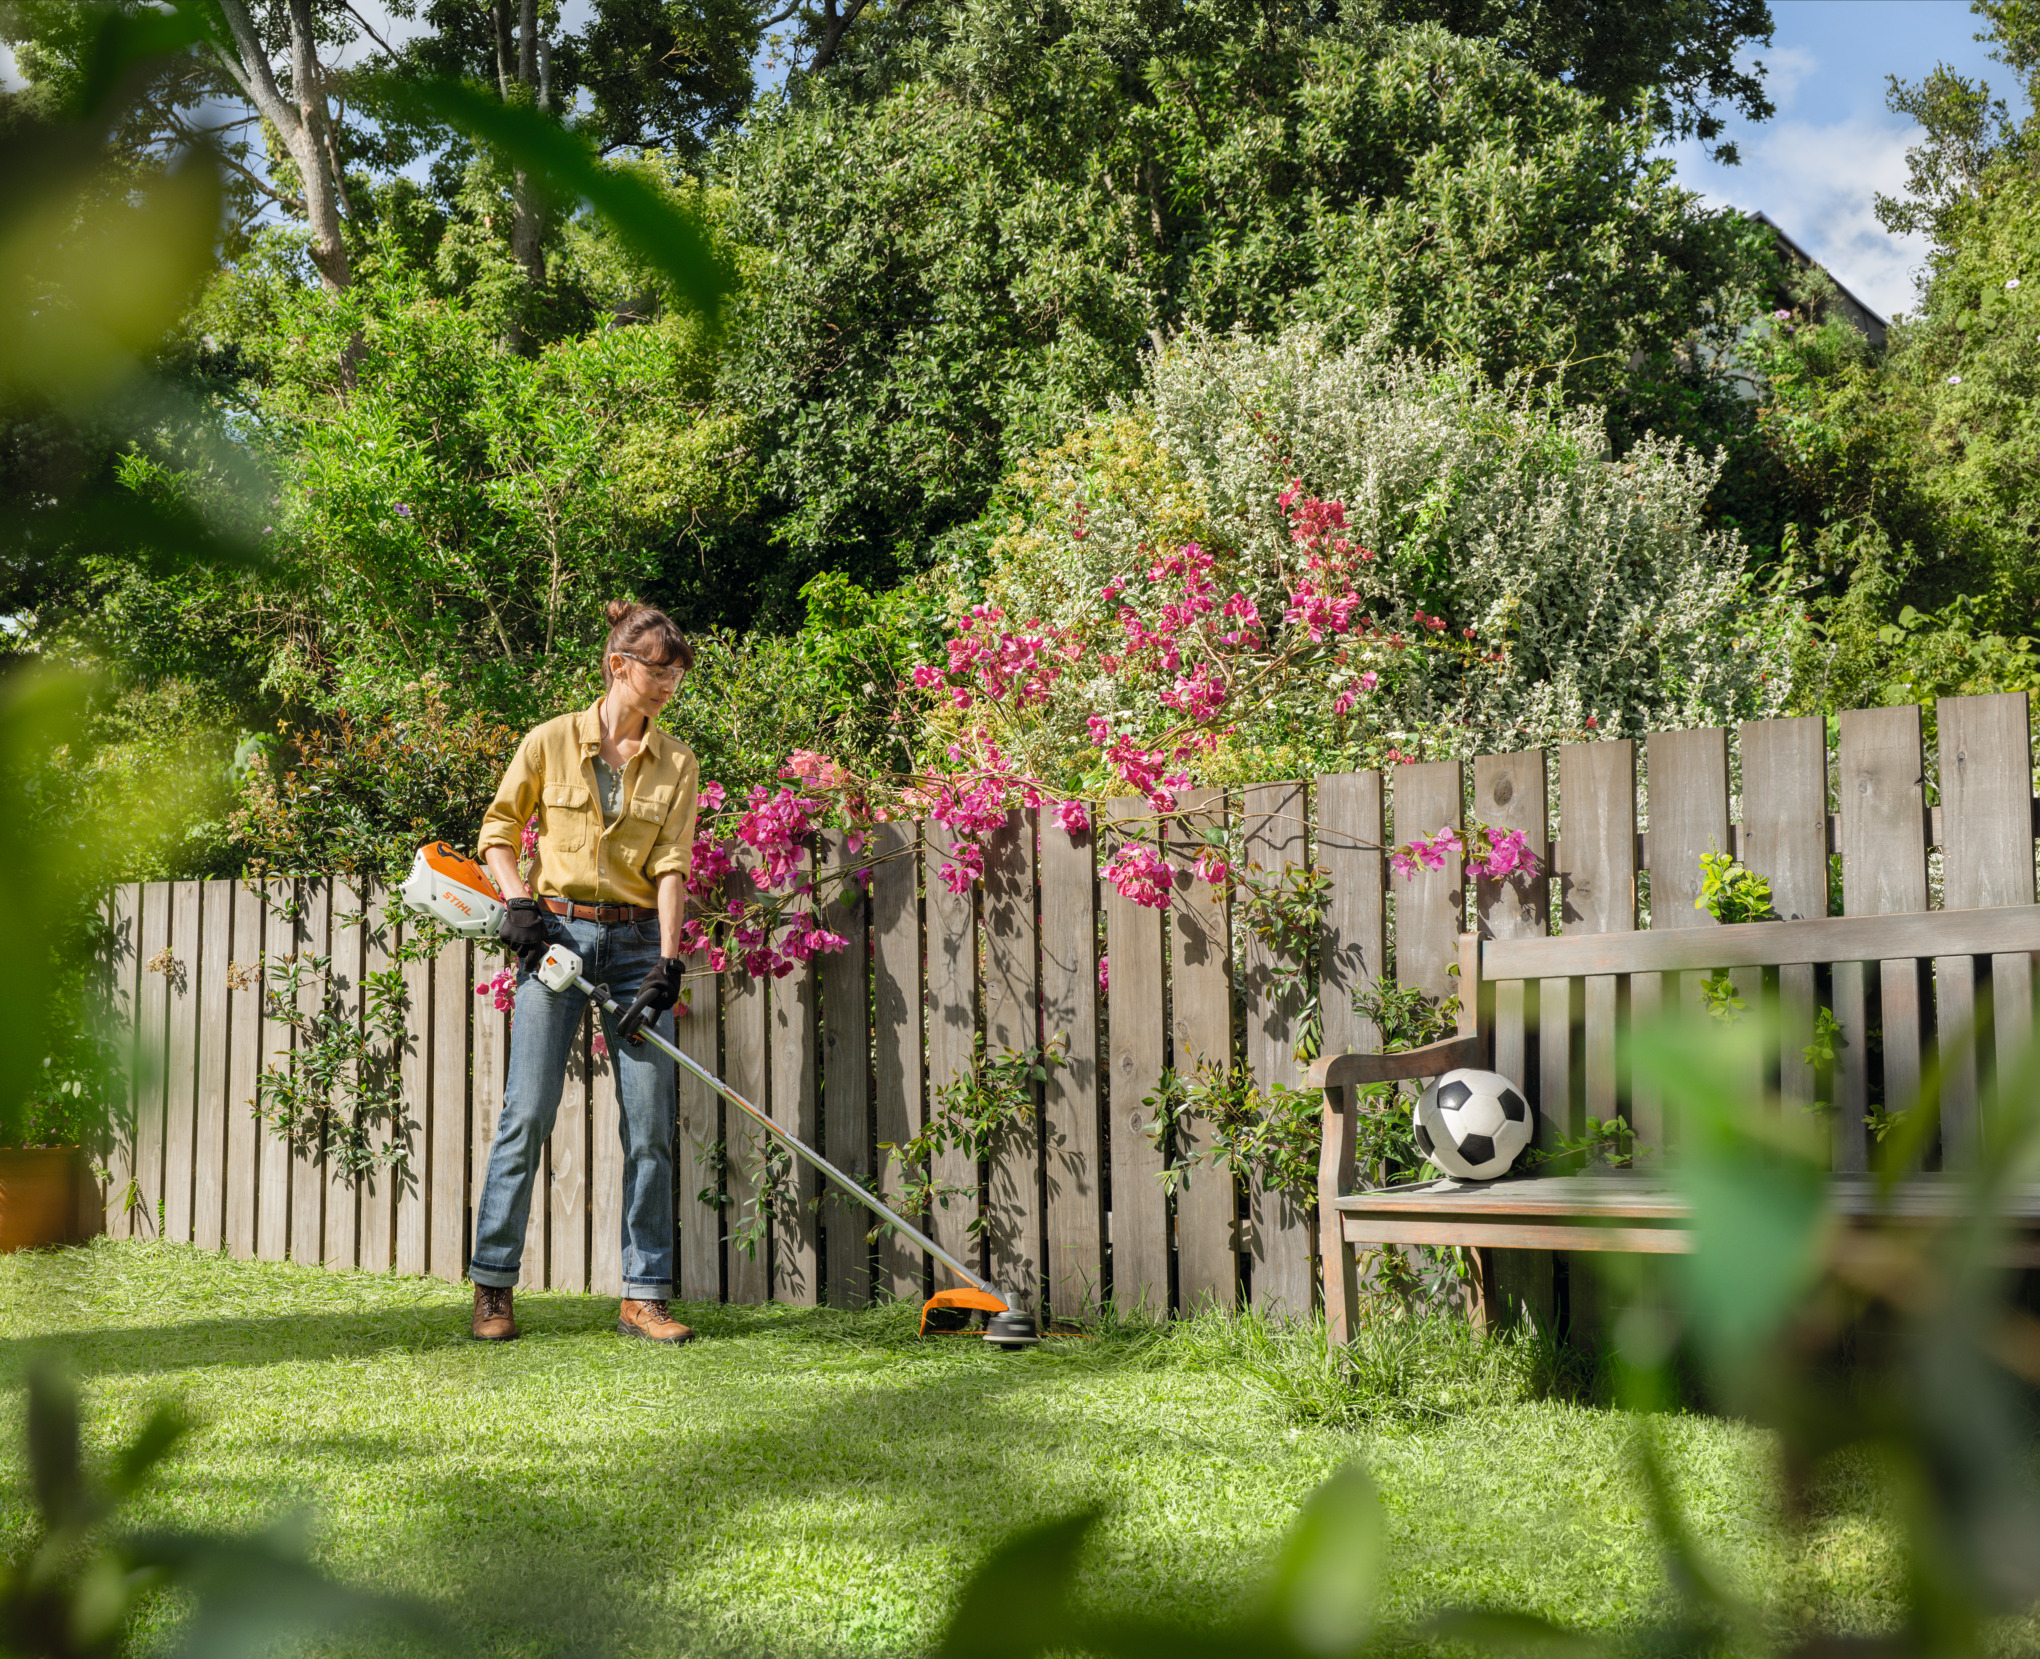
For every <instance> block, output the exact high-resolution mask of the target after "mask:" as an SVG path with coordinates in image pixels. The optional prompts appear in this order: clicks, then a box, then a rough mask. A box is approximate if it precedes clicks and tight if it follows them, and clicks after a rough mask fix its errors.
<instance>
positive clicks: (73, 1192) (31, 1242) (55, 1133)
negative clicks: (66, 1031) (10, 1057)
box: [0, 1045, 104, 1251]
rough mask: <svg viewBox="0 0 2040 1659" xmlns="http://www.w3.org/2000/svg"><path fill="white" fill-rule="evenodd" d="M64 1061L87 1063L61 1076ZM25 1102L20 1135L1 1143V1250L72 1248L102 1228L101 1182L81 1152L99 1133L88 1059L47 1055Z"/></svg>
mask: <svg viewBox="0 0 2040 1659" xmlns="http://www.w3.org/2000/svg"><path fill="white" fill-rule="evenodd" d="M60 1046H61V1045H60ZM67 1061H78V1062H85V1064H84V1065H82V1066H81V1067H80V1072H79V1075H66V1073H67V1072H69V1071H71V1069H72V1067H71V1066H70V1065H68V1064H66V1062H67ZM43 1069H44V1076H43V1078H42V1079H40V1080H39V1081H40V1085H41V1086H40V1087H37V1088H35V1089H33V1090H32V1091H31V1092H30V1094H29V1096H28V1098H27V1100H25V1101H24V1102H23V1109H22V1113H21V1119H20V1127H19V1133H18V1134H17V1135H11V1136H9V1137H8V1138H9V1140H10V1141H11V1142H12V1143H13V1144H10V1145H7V1146H0V1251H8V1250H24V1249H28V1248H31V1247H33V1246H35V1245H41V1244H76V1243H78V1242H80V1241H81V1240H83V1239H84V1238H86V1237H87V1236H88V1235H90V1234H92V1233H96V1232H98V1231H99V1229H100V1225H101V1220H102V1213H103V1212H102V1209H101V1205H100V1199H99V1185H98V1181H97V1179H96V1178H95V1175H94V1172H93V1169H92V1159H91V1158H90V1157H89V1155H88V1154H87V1152H86V1150H85V1149H86V1147H88V1146H90V1145H92V1144H94V1143H96V1142H97V1141H98V1140H99V1139H100V1138H101V1136H102V1132H103V1123H104V1119H103V1116H102V1114H101V1113H100V1111H99V1103H98V1100H97V1098H96V1097H97V1095H98V1094H99V1092H100V1090H99V1089H98V1088H97V1087H96V1086H95V1084H96V1082H97V1079H96V1077H94V1076H93V1075H91V1068H90V1065H89V1060H88V1056H87V1055H85V1054H82V1053H81V1054H77V1055H62V1056H57V1055H53V1056H51V1057H50V1059H48V1060H46V1061H45V1062H44V1068H43Z"/></svg>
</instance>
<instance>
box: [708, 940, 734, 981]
mask: <svg viewBox="0 0 2040 1659" xmlns="http://www.w3.org/2000/svg"><path fill="white" fill-rule="evenodd" d="M729 965H730V956H729V952H728V951H726V950H724V949H723V948H722V946H720V945H710V946H709V947H708V971H709V972H710V973H717V974H719V973H722V972H724V971H725V970H727V969H728V967H729Z"/></svg>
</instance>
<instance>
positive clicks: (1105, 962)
mask: <svg viewBox="0 0 2040 1659" xmlns="http://www.w3.org/2000/svg"><path fill="white" fill-rule="evenodd" d="M1098 989H1099V990H1101V991H1109V990H1111V989H1112V958H1111V957H1109V956H1101V957H1099V958H1098Z"/></svg>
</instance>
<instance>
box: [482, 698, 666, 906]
mask: <svg viewBox="0 0 2040 1659" xmlns="http://www.w3.org/2000/svg"><path fill="white" fill-rule="evenodd" d="M601 710H602V705H601V703H600V702H597V703H595V704H593V705H592V706H590V707H588V708H585V709H583V710H582V711H581V712H580V713H579V714H562V715H560V716H559V717H557V718H556V719H552V720H548V721H547V722H546V723H545V724H544V725H543V726H540V727H538V728H537V729H536V730H535V731H532V732H530V733H529V734H527V735H526V737H525V739H524V741H523V742H522V743H520V744H518V746H517V754H516V756H515V758H514V759H512V760H511V762H510V769H509V770H508V771H507V772H505V773H504V774H503V781H502V782H501V783H500V784H498V785H497V786H496V798H495V799H494V800H493V801H491V802H490V803H489V810H488V813H487V815H486V816H484V817H483V819H482V837H481V847H480V851H481V852H482V853H483V854H484V855H486V854H487V853H488V850H489V849H490V848H491V847H508V848H510V849H511V850H512V851H513V852H514V851H516V850H517V849H518V848H519V847H520V845H521V844H522V841H523V837H524V826H525V824H526V823H527V822H528V821H529V820H530V818H531V815H532V813H534V812H536V813H537V814H538V868H539V872H540V874H539V879H538V883H537V884H536V885H538V886H540V887H542V888H543V890H544V891H545V892H548V893H555V894H557V895H559V897H561V898H563V899H573V900H575V901H577V902H578V903H581V904H641V905H655V904H657V903H658V902H659V895H658V881H659V877H661V876H663V875H668V874H680V875H685V874H686V873H687V871H688V869H689V868H690V867H691V866H692V865H693V863H694V797H695V792H696V791H697V789H698V788H699V787H700V783H701V769H700V766H699V764H698V763H697V762H696V760H695V758H694V751H693V750H692V749H690V748H688V747H687V745H686V744H684V743H682V742H679V741H678V740H677V739H675V738H671V737H668V736H667V735H666V734H665V733H664V732H662V731H660V730H659V728H658V727H657V726H654V727H652V728H651V730H650V731H648V732H647V733H646V734H645V741H644V743H643V745H642V746H641V747H640V748H639V750H638V752H637V753H636V754H635V755H633V756H631V758H630V760H629V761H628V762H627V763H626V764H625V766H624V768H623V780H622V789H621V790H620V792H619V794H620V797H621V800H622V810H620V811H619V812H618V813H617V815H616V822H615V823H613V824H605V823H604V822H603V821H602V798H601V795H600V794H599V792H598V791H597V790H596V787H595V757H596V755H598V754H599V753H600V752H601V750H602V715H601Z"/></svg>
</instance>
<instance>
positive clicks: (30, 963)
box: [0, 666, 88, 1144]
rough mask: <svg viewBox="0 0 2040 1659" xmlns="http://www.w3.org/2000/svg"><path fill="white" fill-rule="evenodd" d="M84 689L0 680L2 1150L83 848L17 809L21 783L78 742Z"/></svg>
mask: <svg viewBox="0 0 2040 1659" xmlns="http://www.w3.org/2000/svg"><path fill="white" fill-rule="evenodd" d="M87 690H88V686H87V682H86V681H84V680H83V679H82V678H80V677H78V676H76V675H73V674H69V673H65V672H62V671H58V670H51V669H45V668H42V667H39V666H37V667H28V668H18V669H15V670H12V671H11V672H9V673H6V674H4V675H0V869H5V870H6V871H7V876H8V884H9V888H10V898H9V903H8V907H7V909H8V916H7V940H8V942H7V949H6V950H5V951H0V1010H5V1014H4V1025H0V1039H4V1040H0V1144H18V1143H17V1141H16V1136H17V1135H18V1132H19V1127H20V1123H21V1116H22V1108H23V1106H24V1103H25V1102H26V1100H27V1098H28V1094H29V1091H30V1089H31V1088H32V1087H34V1085H35V1083H36V1081H37V1078H38V1074H39V1072H40V1070H41V1067H42V1057H43V1056H44V1055H45V1054H46V1053H48V1052H49V1046H48V1035H49V1026H50V998H49V994H48V984H47V981H48V975H49V967H50V960H51V953H52V950H53V949H54V947H55V945H56V942H57V933H58V929H59V928H60V927H61V926H62V925H63V923H64V921H65V920H66V918H67V917H68V916H69V915H70V913H71V908H72V898H73V894H74V891H75V889H76V888H77V886H78V883H79V881H80V879H81V874H82V872H81V871H80V869H79V867H78V862H79V861H78V857H77V854H78V852H79V851H80V849H78V848H77V847H75V846H72V845H69V844H66V843H63V842H60V841H56V840H54V839H52V838H51V837H49V836H48V835H46V834H44V833H42V825H41V822H40V820H39V819H38V817H37V816H36V815H35V814H33V813H31V812H28V811H25V810H23V807H24V805H25V804H26V803H25V801H24V798H23V783H22V780H23V779H24V778H26V776H27V775H28V773H29V772H30V770H31V768H32V767H33V766H35V765H36V763H38V762H39V761H40V760H41V759H42V758H43V757H44V756H46V755H47V754H48V753H49V752H50V751H51V750H52V749H54V748H56V747H57V745H59V744H61V743H64V742H67V741H69V740H70V739H71V738H72V737H73V736H74V735H75V734H76V732H77V731H78V728H79V725H80V722H81V721H82V719H83V716H84V711H85V702H86V694H87Z"/></svg>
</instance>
